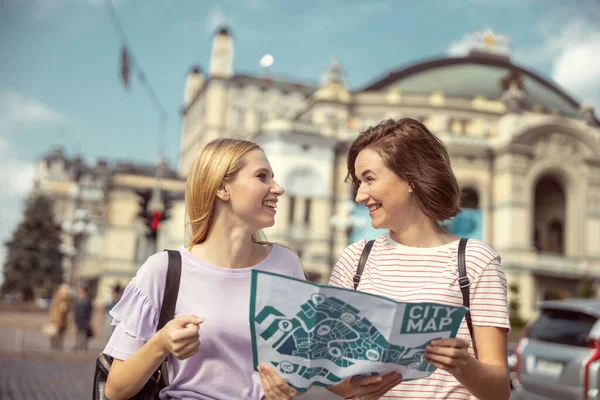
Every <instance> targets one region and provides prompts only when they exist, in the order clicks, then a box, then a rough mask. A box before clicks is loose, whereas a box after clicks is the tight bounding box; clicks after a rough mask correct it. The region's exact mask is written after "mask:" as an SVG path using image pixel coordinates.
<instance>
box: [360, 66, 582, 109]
mask: <svg viewBox="0 0 600 400" xmlns="http://www.w3.org/2000/svg"><path fill="white" fill-rule="evenodd" d="M515 74H516V75H518V76H520V78H521V79H522V82H523V89H524V91H525V94H526V96H525V101H524V103H525V107H526V108H533V107H542V108H543V109H544V110H547V111H554V110H556V111H558V112H559V113H560V114H563V115H567V116H579V103H578V102H577V101H576V100H575V99H573V98H572V97H570V96H569V95H568V94H566V93H565V92H564V91H563V90H562V89H560V88H559V87H558V86H557V85H556V84H554V83H553V82H551V81H549V80H547V79H545V78H543V77H541V76H540V75H538V74H536V73H534V72H532V71H529V70H527V69H525V68H523V67H521V66H518V65H515V64H513V63H511V62H510V60H509V59H508V58H495V57H489V56H487V57H486V56H476V55H470V56H467V57H456V58H441V59H436V60H431V61H426V62H423V63H419V64H416V65H412V66H409V67H407V68H404V69H400V70H396V71H393V72H390V73H389V74H388V75H387V76H385V77H384V78H382V79H379V80H377V81H376V82H374V83H372V84H370V85H368V86H367V87H366V88H364V89H362V91H370V90H389V89H398V90H399V91H400V92H401V93H432V92H436V91H441V92H443V93H444V94H445V95H446V96H450V97H465V98H472V97H476V96H485V97H486V98H488V99H490V100H500V97H501V95H502V93H503V92H504V88H503V80H504V79H505V78H506V77H507V76H510V75H513V76H514V75H515Z"/></svg>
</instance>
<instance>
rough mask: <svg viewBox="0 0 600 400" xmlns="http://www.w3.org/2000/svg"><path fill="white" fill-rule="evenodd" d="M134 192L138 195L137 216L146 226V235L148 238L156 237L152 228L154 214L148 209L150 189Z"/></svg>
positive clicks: (150, 196) (150, 195)
mask: <svg viewBox="0 0 600 400" xmlns="http://www.w3.org/2000/svg"><path fill="white" fill-rule="evenodd" d="M135 193H136V194H137V195H138V196H140V201H139V204H140V210H139V212H138V218H140V219H141V220H142V222H143V223H144V225H145V226H146V237H147V238H149V239H156V231H153V229H152V221H153V219H154V215H153V214H152V210H150V200H151V199H152V191H151V190H150V189H145V190H136V191H135Z"/></svg>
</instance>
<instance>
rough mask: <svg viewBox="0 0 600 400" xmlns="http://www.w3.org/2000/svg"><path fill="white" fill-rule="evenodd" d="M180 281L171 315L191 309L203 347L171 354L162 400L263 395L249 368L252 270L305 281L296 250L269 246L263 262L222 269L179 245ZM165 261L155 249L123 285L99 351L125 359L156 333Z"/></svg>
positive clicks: (164, 255)
mask: <svg viewBox="0 0 600 400" xmlns="http://www.w3.org/2000/svg"><path fill="white" fill-rule="evenodd" d="M179 251H180V252H181V258H182V268H181V283H180V288H179V296H178V299H177V305H176V307H175V317H177V316H181V315H188V314H193V315H197V316H199V317H201V318H204V322H203V323H202V324H201V325H200V340H201V345H200V350H199V351H198V353H196V354H195V355H194V356H192V357H190V358H188V359H186V360H183V361H180V360H178V359H176V358H175V357H173V356H172V355H169V359H168V365H169V381H170V384H169V386H168V387H167V388H165V389H164V390H163V391H162V392H161V394H160V398H161V399H167V398H173V399H219V400H220V399H222V400H230V399H261V398H263V396H264V394H263V390H262V386H261V384H260V378H259V376H258V373H257V372H254V370H253V364H252V344H251V339H250V327H249V325H250V323H249V314H250V277H251V271H252V269H258V270H263V271H269V272H274V273H278V274H284V275H288V276H292V277H295V278H299V279H304V272H303V270H302V266H301V264H300V262H299V260H298V257H297V256H296V254H294V253H293V252H292V251H291V250H289V249H287V248H285V247H282V246H277V245H274V246H273V249H272V250H271V252H270V253H269V255H268V256H267V258H265V259H264V260H263V261H262V262H261V263H259V264H257V265H254V266H252V267H249V268H241V269H225V268H221V267H218V266H215V265H211V264H207V263H205V262H204V261H202V260H200V259H198V258H196V257H194V256H193V255H192V254H191V253H190V252H189V251H188V250H187V249H186V248H185V247H183V246H182V247H180V248H179ZM167 265H168V255H167V253H166V252H161V253H157V254H154V255H152V256H150V257H149V258H148V260H147V261H146V262H145V263H144V265H142V267H141V268H140V269H139V270H138V272H137V274H136V276H135V277H134V278H133V279H132V280H131V282H130V283H129V284H128V285H127V287H126V288H125V291H124V292H123V297H122V298H121V300H120V301H119V302H118V303H117V305H115V307H114V308H113V309H112V310H111V311H110V315H111V316H112V317H113V322H112V323H113V325H116V327H115V331H114V333H113V334H112V336H111V337H110V340H109V341H108V343H107V345H106V348H105V349H104V352H105V353H106V354H108V355H110V356H112V357H114V358H117V359H120V360H125V359H127V358H128V357H129V356H131V355H132V354H134V353H135V352H136V351H137V350H139V349H140V348H141V347H142V346H143V345H144V343H146V342H147V341H148V340H149V339H150V338H151V337H152V336H153V335H154V333H155V331H156V326H157V324H158V317H159V315H160V307H161V303H162V296H163V292H164V287H165V278H166V272H167Z"/></svg>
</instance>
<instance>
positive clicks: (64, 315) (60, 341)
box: [44, 283, 72, 350]
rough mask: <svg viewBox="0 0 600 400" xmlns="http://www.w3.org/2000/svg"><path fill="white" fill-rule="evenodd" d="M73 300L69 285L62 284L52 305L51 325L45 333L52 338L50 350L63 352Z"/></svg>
mask: <svg viewBox="0 0 600 400" xmlns="http://www.w3.org/2000/svg"><path fill="white" fill-rule="evenodd" d="M71 307H72V299H71V293H70V288H69V285H68V284H66V283H62V284H61V285H60V286H59V287H58V289H57V290H56V293H54V296H53V297H52V301H51V303H50V308H49V314H50V324H49V326H47V327H45V329H44V330H45V333H46V334H47V335H48V336H50V348H52V349H53V350H62V349H63V347H64V339H65V332H66V330H67V327H68V322H69V313H70V311H71Z"/></svg>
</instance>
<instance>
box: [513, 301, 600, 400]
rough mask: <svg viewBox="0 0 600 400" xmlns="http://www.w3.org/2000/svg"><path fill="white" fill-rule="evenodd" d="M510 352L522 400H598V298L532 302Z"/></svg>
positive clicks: (599, 304)
mask: <svg viewBox="0 0 600 400" xmlns="http://www.w3.org/2000/svg"><path fill="white" fill-rule="evenodd" d="M537 308H538V311H539V312H538V315H537V317H536V318H534V319H533V320H532V321H531V322H530V323H529V324H528V326H527V327H526V328H525V331H524V335H523V337H522V338H521V340H520V341H519V343H518V345H517V347H516V350H515V354H516V356H517V363H516V365H515V367H514V370H515V372H516V375H517V379H518V381H519V383H520V385H519V392H520V393H521V394H522V395H523V397H524V398H527V399H538V398H539V399H542V398H544V399H556V400H575V399H576V400H600V391H599V389H600V322H599V321H600V300H592V299H568V300H552V301H543V302H540V303H538V306H537Z"/></svg>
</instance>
